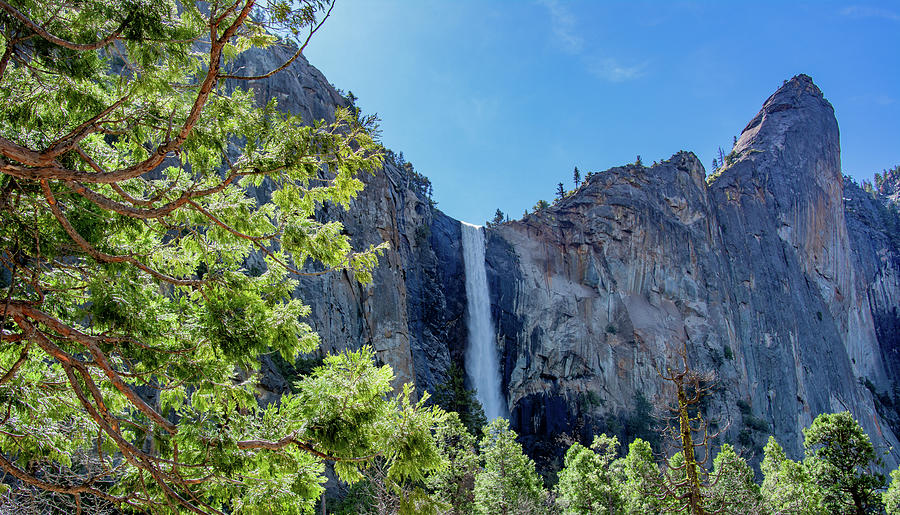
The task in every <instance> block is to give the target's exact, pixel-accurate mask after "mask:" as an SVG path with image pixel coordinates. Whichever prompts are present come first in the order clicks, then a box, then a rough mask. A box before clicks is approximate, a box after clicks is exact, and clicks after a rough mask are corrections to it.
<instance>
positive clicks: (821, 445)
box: [803, 411, 885, 515]
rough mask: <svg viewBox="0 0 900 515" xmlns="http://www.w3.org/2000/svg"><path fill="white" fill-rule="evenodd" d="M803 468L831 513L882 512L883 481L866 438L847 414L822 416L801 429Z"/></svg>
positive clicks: (857, 424)
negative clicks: (802, 437) (822, 496)
mask: <svg viewBox="0 0 900 515" xmlns="http://www.w3.org/2000/svg"><path fill="white" fill-rule="evenodd" d="M803 436H804V441H803V447H804V449H805V451H806V461H805V466H806V468H807V470H808V471H809V473H810V476H811V477H812V480H813V481H814V482H815V483H816V484H817V485H818V486H819V487H820V488H821V489H822V492H823V494H824V505H825V507H826V508H827V509H828V510H830V511H831V512H832V513H857V514H859V515H862V514H864V513H869V512H872V511H876V512H877V511H879V510H880V509H881V504H880V501H881V499H880V498H879V496H878V494H877V490H879V489H881V488H884V486H885V478H884V476H883V475H882V474H880V473H877V472H874V468H875V467H876V466H877V465H879V464H880V461H879V460H878V458H877V456H876V455H875V448H874V447H873V446H872V443H871V442H870V441H869V436H868V435H867V434H866V433H865V432H864V431H863V430H862V428H861V427H860V426H859V423H857V422H856V420H854V419H853V416H851V415H850V413H849V412H846V411H845V412H842V413H823V414H821V415H819V416H818V417H816V419H815V420H814V421H813V423H812V425H811V426H810V427H809V428H807V429H804V430H803Z"/></svg>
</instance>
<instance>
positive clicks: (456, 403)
mask: <svg viewBox="0 0 900 515" xmlns="http://www.w3.org/2000/svg"><path fill="white" fill-rule="evenodd" d="M431 400H432V401H433V402H434V403H435V404H437V405H438V406H440V407H441V408H443V409H444V410H446V411H449V412H454V413H456V414H457V416H458V417H459V420H460V422H462V424H463V426H465V428H466V430H467V431H468V432H469V433H470V434H473V435H476V434H478V433H479V432H480V431H481V428H482V427H484V425H485V424H487V419H486V418H485V417H484V409H482V407H481V403H480V402H478V399H477V398H476V397H475V390H469V389H468V388H466V378H465V372H463V370H462V369H461V368H460V367H459V366H457V365H456V363H452V364H451V365H450V368H449V369H448V370H447V380H446V381H444V382H443V383H442V384H440V385H438V387H437V390H436V391H435V392H434V396H433V397H432V398H431Z"/></svg>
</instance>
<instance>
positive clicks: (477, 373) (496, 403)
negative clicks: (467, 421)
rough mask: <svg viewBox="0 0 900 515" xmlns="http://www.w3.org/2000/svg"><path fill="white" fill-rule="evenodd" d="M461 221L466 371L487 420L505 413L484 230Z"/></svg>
mask: <svg viewBox="0 0 900 515" xmlns="http://www.w3.org/2000/svg"><path fill="white" fill-rule="evenodd" d="M461 225H462V227H461V231H462V248H463V258H464V261H465V265H466V298H467V306H468V309H469V317H468V329H469V345H468V347H467V348H466V374H468V376H469V380H470V381H472V385H473V386H474V387H475V389H476V394H475V397H476V398H477V399H478V402H480V403H481V406H482V407H483V408H484V415H485V416H486V417H487V419H488V421H490V420H493V419H495V418H497V417H503V416H506V402H505V401H504V399H503V396H502V395H501V394H500V367H499V366H498V362H497V346H496V336H495V334H494V323H493V321H492V320H491V298H490V295H489V292H488V284H487V273H486V272H485V267H484V230H483V229H482V228H481V226H478V225H471V224H467V223H465V222H461Z"/></svg>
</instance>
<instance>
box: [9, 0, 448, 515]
mask: <svg viewBox="0 0 900 515" xmlns="http://www.w3.org/2000/svg"><path fill="white" fill-rule="evenodd" d="M331 8H332V3H331V2H329V1H324V0H295V1H291V2H288V1H282V0H261V1H260V2H254V1H253V0H238V1H234V2H226V3H224V4H223V3H218V2H212V3H210V2H193V1H190V0H181V1H179V2H177V3H176V2H175V1H174V0H171V1H148V2H133V1H130V0H128V1H126V0H80V1H78V2H70V1H62V0H59V1H53V0H51V1H42V2H33V1H16V2H12V3H11V2H8V1H6V0H0V106H2V108H0V270H2V271H5V272H8V274H6V273H4V274H0V277H3V278H4V283H3V284H0V287H2V289H3V297H4V300H3V301H2V309H0V369H2V377H0V413H3V414H4V415H0V417H2V419H0V425H2V431H0V468H2V469H3V471H4V474H5V477H6V478H8V479H9V480H10V481H13V479H12V478H14V481H13V482H14V483H15V485H16V486H17V487H20V488H22V489H25V488H27V489H29V490H31V491H32V492H35V491H36V492H44V494H43V497H42V498H41V499H42V502H44V503H45V505H44V506H43V507H42V510H49V511H54V510H56V511H59V512H70V513H74V512H76V511H79V510H80V509H81V508H82V507H83V506H84V505H85V504H86V503H87V504H91V505H93V506H97V504H98V503H105V504H106V505H108V506H109V505H111V506H114V507H116V508H118V509H119V510H121V511H125V512H130V511H140V512H144V511H147V512H169V511H172V512H179V511H180V512H192V513H221V512H222V511H229V512H230V511H247V512H251V511H256V512H268V513H273V512H296V511H305V510H309V509H311V507H312V506H313V504H314V503H315V499H316V498H317V497H318V496H319V494H320V492H321V491H322V486H321V484H322V483H323V482H324V480H325V477H324V474H323V472H324V465H323V462H324V461H331V462H333V463H334V466H335V470H336V471H337V473H338V475H339V476H340V477H341V478H344V479H345V480H349V481H352V480H354V479H357V478H359V477H360V472H359V471H360V468H363V467H365V466H366V464H368V463H371V462H372V460H374V459H379V460H381V463H383V464H384V466H385V470H386V471H387V474H388V475H389V476H391V477H392V478H396V479H398V480H399V479H401V478H410V479H413V480H415V479H419V478H421V477H422V475H423V474H424V473H425V472H427V471H429V470H431V469H434V468H436V467H438V466H439V465H440V464H441V463H442V460H441V459H440V456H439V455H438V454H437V451H436V447H435V445H434V442H433V439H432V437H431V433H430V428H431V427H432V426H433V425H434V424H435V423H436V421H437V419H439V418H440V417H439V414H440V412H439V411H432V410H431V409H425V408H424V407H423V406H422V405H421V403H418V402H414V401H413V399H414V397H415V396H414V395H413V393H412V391H411V390H410V389H408V388H407V389H405V390H403V391H402V393H401V394H400V395H399V396H397V397H391V391H392V387H391V383H392V379H393V375H392V372H391V370H390V368H388V367H376V366H374V364H373V355H372V352H371V351H369V350H363V351H360V352H347V353H344V354H342V355H340V356H336V357H332V358H328V359H326V360H325V363H324V365H323V366H322V367H319V368H317V369H316V370H315V371H314V372H313V373H312V374H311V375H309V376H306V377H303V378H301V379H300V380H299V382H298V384H297V385H296V392H297V393H295V394H293V395H287V396H285V397H283V398H282V399H281V402H280V403H279V404H277V405H274V404H273V405H270V406H265V407H260V406H259V405H258V404H257V399H256V397H255V395H254V393H255V391H256V386H257V385H256V383H257V381H256V376H255V375H254V374H253V371H254V370H258V369H259V367H260V364H259V358H260V356H261V355H263V354H265V353H270V352H277V353H279V354H280V355H281V356H282V357H283V358H284V359H285V360H287V361H288V362H293V360H294V359H295V358H296V357H297V356H298V355H300V354H301V353H307V352H310V351H312V350H313V349H315V348H316V345H317V343H318V338H317V336H316V335H315V334H314V333H313V332H312V330H311V328H310V326H308V325H307V324H305V323H302V322H301V321H300V320H301V318H302V317H305V316H307V315H308V314H309V308H307V307H306V306H304V305H303V304H302V303H301V302H300V301H299V300H297V299H293V298H292V293H293V292H294V289H295V286H296V285H297V279H296V278H297V277H299V276H304V275H317V274H322V273H327V272H329V271H332V270H340V271H345V272H347V273H349V274H351V276H355V277H356V278H357V279H359V280H360V281H362V282H368V281H369V280H370V279H371V271H372V269H373V267H374V266H375V264H376V258H377V255H378V254H379V253H380V252H381V251H382V250H383V248H384V247H383V246H374V247H371V248H368V249H363V250H362V251H360V252H355V251H354V250H353V249H352V248H351V246H350V242H349V239H348V237H347V236H346V235H345V234H344V233H343V227H342V226H341V224H339V223H337V222H322V221H318V220H316V219H315V218H314V217H313V215H314V214H315V212H316V210H317V208H318V207H320V206H321V205H322V204H323V203H331V204H335V205H340V206H343V207H345V208H346V207H347V206H348V205H349V203H350V201H351V199H353V198H354V196H355V195H356V194H357V192H359V191H360V189H361V188H362V182H361V181H360V180H359V179H358V178H357V175H358V174H360V173H367V172H372V171H374V170H376V169H377V168H378V167H379V166H380V164H381V160H382V157H381V154H380V147H379V145H377V143H376V142H375V140H374V139H373V129H374V128H375V127H374V119H373V118H371V117H362V116H359V114H358V112H357V113H350V112H348V111H347V110H339V111H338V112H337V113H336V115H335V116H336V121H335V122H334V123H325V122H315V123H313V122H314V121H313V120H301V119H300V118H299V117H297V116H293V115H290V114H285V113H282V112H280V111H278V110H277V105H276V102H275V100H271V101H268V103H266V104H265V105H264V106H262V107H259V106H258V105H257V103H256V99H255V95H254V92H253V91H251V90H248V89H246V87H244V85H246V84H248V82H247V81H258V80H263V79H265V78H267V77H269V76H271V75H273V74H274V73H276V72H278V71H279V70H281V69H283V68H285V67H286V66H287V65H288V64H290V62H291V61H293V60H295V59H296V58H298V57H299V56H300V55H301V54H302V51H303V48H304V47H305V46H306V42H307V41H308V40H309V38H310V37H311V36H312V35H313V34H314V33H315V32H316V31H317V30H318V28H319V27H320V26H321V23H322V22H323V21H324V20H325V19H326V18H327V17H328V15H329V14H330V12H331ZM273 34H280V35H290V37H289V40H282V41H279V39H278V37H276V36H273ZM281 43H286V44H289V45H293V49H294V50H293V54H292V55H290V56H289V57H288V58H287V60H286V61H285V62H283V63H282V64H280V65H276V66H275V67H273V68H272V69H269V70H264V71H263V72H262V73H260V74H259V75H245V73H244V71H243V70H242V69H241V68H239V67H237V66H235V65H234V59H235V58H237V57H238V56H239V55H240V54H241V53H243V52H245V51H247V50H248V49H250V48H252V47H258V48H265V47H268V46H271V45H274V44H281ZM229 80H230V81H233V82H231V85H236V87H230V86H229V87H225V82H226V81H229ZM265 100H268V99H265ZM264 180H265V181H267V184H268V185H269V187H270V190H269V191H271V202H269V203H267V204H265V205H258V204H257V202H256V200H255V199H254V198H252V197H250V196H249V195H248V194H247V193H246V190H245V188H246V187H249V186H253V185H256V186H259V185H260V184H261V183H262V182H263V181H264ZM251 254H254V255H255V256H256V257H257V258H259V259H258V260H257V261H263V262H264V265H262V266H261V267H259V268H258V269H256V270H255V271H254V272H253V273H249V272H248V271H247V270H245V269H244V266H245V265H244V263H245V260H247V258H248V257H249V256H251ZM8 495H10V496H12V497H13V498H14V499H17V498H16V497H15V496H16V491H13V492H12V493H11V494H8ZM29 495H31V494H29ZM14 502H15V501H14Z"/></svg>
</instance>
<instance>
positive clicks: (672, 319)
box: [488, 75, 900, 462]
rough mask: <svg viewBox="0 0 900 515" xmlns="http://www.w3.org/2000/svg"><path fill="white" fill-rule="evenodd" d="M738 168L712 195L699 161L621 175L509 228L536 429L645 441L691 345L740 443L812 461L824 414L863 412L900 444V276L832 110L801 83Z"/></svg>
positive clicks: (875, 430) (523, 370)
mask: <svg viewBox="0 0 900 515" xmlns="http://www.w3.org/2000/svg"><path fill="white" fill-rule="evenodd" d="M726 161H727V163H728V164H727V165H726V166H725V167H724V168H723V169H722V170H720V171H719V172H718V173H717V174H716V176H715V177H713V178H711V180H710V181H709V185H707V181H706V180H705V177H704V171H703V168H702V166H701V165H700V163H699V162H698V161H697V160H696V158H695V157H694V156H693V155H692V154H687V153H679V154H676V155H675V156H673V158H672V159H670V160H668V161H664V162H663V163H661V164H659V165H654V166H653V167H650V168H647V167H642V166H628V167H624V168H613V169H611V170H608V171H606V172H602V173H600V174H597V175H595V176H594V177H593V178H592V179H591V180H590V181H589V182H588V183H587V184H586V185H584V186H582V187H580V188H579V189H578V191H576V192H575V193H574V195H572V196H570V197H568V198H566V199H564V200H562V201H560V202H558V203H557V204H555V205H554V206H552V207H551V208H548V209H546V210H544V211H541V212H538V213H535V214H534V215H532V216H530V217H527V218H526V219H525V220H523V221H522V222H516V223H511V224H506V225H504V226H501V227H499V228H497V229H495V230H494V232H495V235H496V239H499V240H502V241H503V242H505V244H506V246H505V248H504V249H503V250H499V249H498V250H495V251H492V250H491V249H489V251H488V255H489V256H503V254H504V253H505V252H509V248H512V249H513V253H514V256H515V257H514V260H515V262H516V266H517V269H518V271H519V273H520V274H521V275H522V277H521V280H520V281H519V283H518V288H517V292H516V295H515V296H513V297H512V298H510V297H507V298H506V299H504V298H498V299H497V300H496V302H497V303H498V304H499V306H500V307H499V309H500V311H504V312H506V311H508V312H510V313H514V314H515V315H514V318H515V319H516V323H514V324H508V328H509V329H510V331H509V332H507V333H503V330H504V329H505V327H504V326H502V325H501V337H502V338H504V340H505V341H506V342H507V346H506V360H505V364H506V366H507V370H506V373H507V376H508V378H509V382H508V387H509V402H510V408H511V412H512V413H513V419H514V420H515V421H516V422H517V423H518V426H519V428H520V430H523V431H524V432H526V433H528V434H530V435H532V436H533V438H534V439H535V440H536V441H544V442H546V441H547V440H548V438H550V437H552V435H554V434H557V433H560V432H569V433H571V432H586V433H591V432H596V431H597V430H607V431H614V432H619V433H623V432H624V433H626V434H628V433H629V432H631V433H632V434H633V433H634V432H636V431H638V430H640V429H641V428H640V427H639V426H640V424H641V423H642V415H641V414H640V413H636V411H635V410H636V407H638V406H640V403H637V402H635V399H639V398H640V397H646V398H648V399H649V400H650V401H652V402H653V403H654V404H664V403H666V402H667V400H668V398H669V394H670V392H668V390H667V388H666V385H664V384H663V382H662V381H661V380H660V379H659V378H658V376H657V374H656V370H657V369H659V368H661V367H662V366H664V364H665V363H666V360H667V359H669V358H670V354H671V349H672V347H673V346H677V345H680V344H681V343H682V342H686V343H687V345H688V348H689V352H690V354H691V358H692V360H693V363H694V364H695V366H696V367H698V368H701V369H710V370H715V371H716V372H717V373H718V377H719V387H720V388H719V389H718V393H717V394H716V395H715V397H714V398H713V399H712V400H711V402H712V406H710V408H711V409H710V412H711V413H715V414H716V415H717V416H719V418H720V419H722V420H731V421H732V423H733V424H732V426H731V428H730V429H729V433H730V435H729V436H730V438H729V439H730V440H738V441H739V442H741V443H742V444H743V445H745V446H749V447H758V446H759V445H760V444H761V443H762V440H763V438H765V436H766V435H767V433H768V432H769V431H772V432H774V434H775V435H776V437H778V439H779V440H780V441H781V442H782V444H783V445H784V446H785V448H786V449H787V450H788V451H789V452H790V453H791V454H792V455H793V456H795V457H796V456H798V455H799V454H800V451H801V443H802V434H801V432H800V429H801V428H803V427H805V426H807V425H809V423H810V422H811V421H812V419H813V418H814V417H815V416H816V415H817V414H819V413H822V412H826V411H842V410H850V411H851V412H853V414H854V416H856V417H857V418H858V419H859V420H860V421H861V423H862V424H863V425H864V427H865V428H866V430H867V431H868V432H869V433H870V434H871V435H872V436H873V438H874V439H875V440H876V441H878V442H880V443H882V444H885V445H886V446H887V445H893V444H895V443H896V437H895V434H894V432H893V430H892V428H891V427H890V426H889V424H887V423H886V418H887V419H890V420H887V421H893V420H896V418H897V417H896V414H895V411H894V415H893V416H891V417H886V416H882V415H880V414H879V413H878V411H879V410H877V409H876V404H877V403H878V402H876V399H875V398H874V397H873V392H875V393H879V394H884V393H886V392H892V391H893V387H894V385H895V383H896V379H897V377H898V376H897V360H896V349H897V345H896V342H889V341H886V340H891V339H892V338H895V337H892V336H891V334H892V333H891V330H892V326H891V324H892V323H895V322H896V320H897V318H896V315H895V313H896V310H895V306H896V305H897V304H896V299H897V296H898V295H900V288H898V284H897V282H896V277H897V274H898V272H900V271H898V268H897V263H896V260H895V258H894V257H893V256H894V254H890V252H889V251H887V250H885V247H884V245H883V244H882V243H881V242H880V241H879V240H878V239H877V237H876V236H867V235H865V234H864V233H861V232H860V233H857V234H856V235H855V238H854V241H853V242H852V243H853V245H851V238H850V235H849V233H848V230H847V224H848V222H847V220H846V219H845V212H844V186H843V180H842V176H841V169H840V144H839V135H838V128H837V122H836V121H835V118H834V112H833V109H832V107H831V105H830V104H829V103H828V102H827V101H826V100H825V99H824V98H823V96H822V93H821V92H820V91H819V89H818V88H817V87H816V86H815V85H814V84H813V83H812V80H811V79H810V78H809V77H807V76H805V75H799V76H797V77H794V78H793V79H791V80H790V81H787V82H786V83H785V85H784V86H783V87H782V88H780V89H779V90H778V91H777V92H776V93H775V94H774V95H772V96H771V97H770V98H769V99H768V100H767V101H766V102H765V104H764V106H763V108H762V110H761V111H760V112H759V114H758V115H757V116H756V117H754V118H753V120H752V121H751V122H750V123H749V124H748V125H747V127H746V128H745V129H744V131H743V132H742V134H741V137H740V139H739V140H738V142H737V144H736V145H735V148H734V150H733V152H732V154H731V155H730V156H729V157H728V159H727V160H726ZM851 223H856V219H855V218H853V217H851ZM870 227H871V226H870ZM872 231H873V232H877V229H872ZM491 241H495V239H492V240H491ZM867 245H868V246H867ZM879 253H880V254H879ZM873 256H882V257H878V258H874V259H875V260H876V261H873ZM494 270H495V271H497V273H498V274H501V275H502V274H503V273H504V272H503V271H502V268H501V267H495V268H494ZM496 280H497V281H498V282H503V280H502V279H496ZM892 309H893V311H892ZM892 313H893V314H892ZM864 385H866V386H864ZM882 404H885V403H882ZM882 407H883V408H885V409H882V410H881V411H882V412H883V413H886V412H887V411H890V409H889V408H890V407H888V406H886V404H885V406H882ZM894 429H897V425H896V424H894ZM888 461H889V462H896V457H894V456H891V457H890V458H889V459H888Z"/></svg>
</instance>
